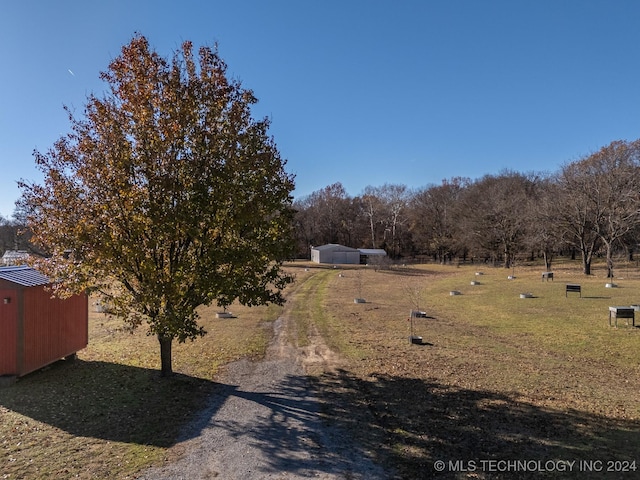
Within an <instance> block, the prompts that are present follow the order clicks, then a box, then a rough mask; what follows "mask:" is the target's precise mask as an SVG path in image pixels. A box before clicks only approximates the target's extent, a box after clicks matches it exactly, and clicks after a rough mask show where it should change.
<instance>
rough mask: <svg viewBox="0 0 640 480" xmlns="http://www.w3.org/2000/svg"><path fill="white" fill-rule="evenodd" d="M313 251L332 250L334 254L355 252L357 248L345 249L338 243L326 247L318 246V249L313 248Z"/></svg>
mask: <svg viewBox="0 0 640 480" xmlns="http://www.w3.org/2000/svg"><path fill="white" fill-rule="evenodd" d="M313 250H318V251H320V250H323V251H324V250H333V251H334V252H357V251H358V249H357V248H351V247H345V246H344V245H340V244H339V243H327V244H326V245H320V246H319V247H313Z"/></svg>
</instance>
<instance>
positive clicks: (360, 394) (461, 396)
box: [316, 371, 640, 479]
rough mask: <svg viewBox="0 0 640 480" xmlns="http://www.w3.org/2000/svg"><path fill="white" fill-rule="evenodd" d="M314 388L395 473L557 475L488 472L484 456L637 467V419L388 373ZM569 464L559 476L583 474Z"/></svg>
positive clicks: (337, 378)
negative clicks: (440, 468)
mask: <svg viewBox="0 0 640 480" xmlns="http://www.w3.org/2000/svg"><path fill="white" fill-rule="evenodd" d="M316 388H318V389H321V390H322V391H324V392H325V393H324V396H325V398H326V401H327V410H326V414H327V416H328V417H330V418H331V419H332V420H333V421H335V422H337V423H338V424H340V425H341V427H342V428H349V429H350V430H351V431H354V432H356V434H357V437H358V439H359V441H360V444H361V445H362V448H364V449H365V450H369V451H373V452H375V457H376V458H375V459H374V460H375V461H377V462H379V463H384V464H390V465H393V466H394V467H395V469H396V470H397V471H398V472H399V475H400V476H399V478H416V479H419V478H434V477H435V478H466V477H467V475H471V476H473V477H474V478H509V479H511V478H541V477H545V476H548V477H554V478H557V477H558V474H559V472H558V471H550V472H541V471H539V470H537V471H530V472H525V471H522V470H520V471H518V472H514V471H510V472H489V473H488V472H483V471H481V468H480V467H481V465H482V464H481V463H480V462H481V461H482V460H496V461H498V460H540V461H548V460H567V461H573V460H576V461H579V460H585V461H588V462H589V461H601V462H602V463H601V464H600V465H602V466H604V467H605V469H606V465H607V463H606V462H607V461H622V462H624V461H627V462H631V461H635V464H636V467H637V468H638V469H640V465H638V463H637V462H638V460H639V459H638V458H637V452H638V451H640V422H639V421H637V420H635V421H634V420H628V421H625V420H620V419H611V418H606V417H604V416H600V415H595V414H590V413H586V412H581V411H576V410H569V411H558V410H553V409H548V408H541V407H539V406H536V405H533V404H531V403H526V402H521V401H518V400H517V399H516V398H515V397H514V396H510V395H505V394H499V393H495V392H490V391H483V390H468V389H462V388H453V387H449V386H446V385H442V384H438V383H429V382H428V381H424V380H421V379H416V378H401V377H395V376H388V375H379V376H375V377H371V378H369V379H367V380H363V379H359V378H356V377H355V376H353V375H351V374H350V373H348V372H345V371H341V372H338V373H336V374H326V375H324V376H323V377H321V378H319V379H318V383H317V386H316ZM437 460H442V461H444V462H445V469H444V471H442V472H440V471H436V470H435V469H434V462H435V461H437ZM457 461H459V462H461V463H458V464H457V466H458V470H460V468H465V467H467V468H468V467H469V466H470V465H474V464H471V463H469V462H471V461H473V462H475V470H476V471H474V472H467V473H465V472H462V471H457V472H454V471H451V470H453V468H452V467H453V466H455V465H456V464H455V462H457ZM450 462H453V463H450ZM484 465H487V466H488V465H489V463H488V462H487V463H485V464H484ZM531 465H533V464H530V466H531ZM576 465H577V464H576ZM596 466H597V464H596ZM629 466H631V465H629ZM487 468H489V467H487ZM575 469H576V471H573V472H562V476H563V478H585V474H584V473H583V472H578V471H577V467H575ZM634 473H637V472H633V471H629V473H627V474H626V475H632V476H633V474H634ZM597 475H599V476H597V477H594V476H589V477H588V478H611V477H607V475H609V474H608V473H607V472H599V473H597ZM622 478H630V477H622Z"/></svg>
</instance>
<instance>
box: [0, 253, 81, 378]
mask: <svg viewBox="0 0 640 480" xmlns="http://www.w3.org/2000/svg"><path fill="white" fill-rule="evenodd" d="M50 284H51V282H50V281H49V279H48V278H47V277H46V276H45V275H43V274H42V273H40V272H38V271H37V270H35V269H33V268H31V267H28V266H15V267H0V376H8V377H20V376H22V375H26V374H27V373H31V372H33V371H35V370H38V369H40V368H42V367H44V366H46V365H49V364H51V363H53V362H56V361H58V360H60V359H62V358H65V357H70V356H73V355H75V353H76V352H78V351H79V350H82V349H83V348H85V347H86V346H87V344H88V340H89V300H88V296H87V295H74V296H72V297H70V298H66V299H60V298H57V297H52V292H51V291H50V290H49V289H47V287H48V286H49V285H50Z"/></svg>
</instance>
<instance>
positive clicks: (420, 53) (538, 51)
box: [0, 0, 640, 217]
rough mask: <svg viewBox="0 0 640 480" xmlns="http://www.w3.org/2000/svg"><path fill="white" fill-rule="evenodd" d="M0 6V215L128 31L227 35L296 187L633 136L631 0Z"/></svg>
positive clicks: (539, 157)
mask: <svg viewBox="0 0 640 480" xmlns="http://www.w3.org/2000/svg"><path fill="white" fill-rule="evenodd" d="M2 10H3V11H2V14H1V15H0V52H1V54H2V55H1V59H2V75H0V166H1V167H2V170H1V172H2V173H0V214H2V215H3V216H5V217H8V216H10V215H11V214H12V212H13V209H14V202H15V200H16V199H17V198H18V197H19V195H20V191H19V190H18V188H17V186H16V181H17V180H19V179H26V180H31V181H37V182H39V181H41V178H40V176H39V173H38V172H37V170H36V169H35V165H34V161H33V156H32V152H33V150H34V149H37V150H39V151H46V150H47V149H49V148H50V147H51V145H52V144H53V142H54V141H55V140H56V139H57V138H58V137H60V136H61V135H63V134H66V133H67V132H69V123H68V120H67V117H66V114H65V112H64V110H63V105H68V106H69V107H71V108H72V109H75V111H76V112H77V114H78V115H81V114H82V111H83V106H84V104H85V101H86V97H87V95H88V94H89V93H95V94H98V95H99V96H100V95H101V94H102V92H104V91H105V89H106V86H105V84H104V83H102V82H101V81H100V80H99V78H98V76H99V72H100V71H103V70H105V69H106V68H107V66H108V64H109V61H110V60H111V59H113V58H114V57H116V56H117V55H118V54H119V52H120V49H121V47H122V45H124V44H126V43H128V42H129V41H130V40H131V38H132V36H133V35H134V33H135V32H139V33H141V34H143V35H145V36H146V37H147V38H148V39H149V41H150V43H151V45H152V46H153V47H154V48H155V49H156V50H157V51H158V52H159V53H160V54H162V55H163V56H166V57H170V56H171V54H172V52H173V51H174V50H176V49H177V48H178V47H179V45H180V44H181V43H182V42H183V41H184V40H191V41H193V42H194V44H195V45H196V46H200V45H209V46H212V45H213V44H214V43H215V42H217V44H218V47H219V51H220V54H221V56H222V57H223V58H224V60H225V61H226V62H227V64H228V71H229V73H230V75H231V76H233V77H234V78H238V79H240V80H241V81H242V83H243V86H244V87H246V88H250V89H252V90H253V91H254V92H255V94H256V96H257V97H258V99H259V100H260V102H259V103H258V105H256V107H255V108H254V116H255V117H263V116H269V117H270V118H271V120H272V126H271V130H270V133H271V134H272V135H273V137H274V139H275V141H276V143H277V145H278V147H279V149H280V152H281V154H282V156H283V158H286V159H287V161H288V163H287V170H288V171H289V172H291V173H293V174H295V175H296V191H295V192H294V194H295V196H296V197H301V196H304V195H307V194H309V193H311V192H313V191H315V190H318V189H321V188H323V187H325V186H327V185H330V184H332V183H334V182H342V184H343V185H344V186H345V188H346V190H347V192H348V193H349V194H351V195H358V194H360V193H361V192H362V191H363V189H364V188H365V187H366V186H367V185H373V186H381V185H383V184H384V183H398V184H404V185H407V186H408V187H411V188H418V187H424V186H428V185H431V184H439V183H440V182H441V181H442V180H443V179H448V178H451V177H456V176H463V177H470V178H472V179H473V178H479V177H482V176H483V175H485V174H497V173H499V172H500V171H501V170H503V169H512V170H516V171H520V172H529V171H546V172H553V171H556V170H557V169H558V168H559V167H560V166H561V165H562V164H563V163H565V162H569V161H573V160H576V159H578V158H580V157H581V156H584V155H587V154H589V153H591V152H593V151H594V150H597V149H598V148H600V147H601V146H604V145H607V144H608V143H610V142H611V141H613V140H618V139H623V140H633V139H636V138H639V137H640V28H638V26H637V25H638V20H640V2H638V1H635V0H626V1H625V0H599V1H595V0H529V1H516V0H509V1H507V0H504V1H502V0H496V1H490V0H486V1H481V0H440V1H435V0H434V1H430V0H315V1H310V0H309V1H307V0H297V1H296V0H287V1H285V0H234V1H229V0H227V1H218V0H208V1H206V0H202V1H193V0H179V1H178V0H176V1H166V0H108V1H97V0H96V1H87V0H57V1H55V2H54V1H48V0H41V1H34V0H20V1H17V0H14V1H9V0H7V1H4V2H2Z"/></svg>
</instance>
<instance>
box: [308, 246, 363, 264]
mask: <svg viewBox="0 0 640 480" xmlns="http://www.w3.org/2000/svg"><path fill="white" fill-rule="evenodd" d="M311 261H312V262H316V263H334V264H335V263H340V264H353V265H358V264H359V263H360V251H359V250H358V249H357V248H351V247H345V246H344V245H339V244H337V243H328V244H327V245H321V246H319V247H311Z"/></svg>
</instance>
